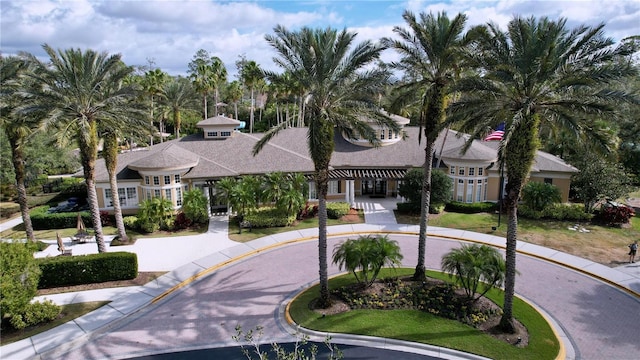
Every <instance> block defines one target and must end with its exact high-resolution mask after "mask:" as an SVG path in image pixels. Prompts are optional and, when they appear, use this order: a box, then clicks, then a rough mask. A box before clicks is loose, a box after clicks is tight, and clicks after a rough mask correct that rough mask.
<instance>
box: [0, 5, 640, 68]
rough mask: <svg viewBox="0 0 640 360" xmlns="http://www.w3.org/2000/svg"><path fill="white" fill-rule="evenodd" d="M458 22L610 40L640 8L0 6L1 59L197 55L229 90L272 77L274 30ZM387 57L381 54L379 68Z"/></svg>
mask: <svg viewBox="0 0 640 360" xmlns="http://www.w3.org/2000/svg"><path fill="white" fill-rule="evenodd" d="M405 9H408V10H411V11H413V12H415V13H419V12H430V11H433V12H438V11H446V12H447V14H448V15H449V16H454V15H455V14H457V13H458V12H464V13H465V14H467V16H468V19H469V21H468V25H469V26H471V25H476V24H483V23H486V22H488V21H493V22H495V23H497V24H499V25H501V26H503V27H504V26H505V25H506V24H507V23H508V21H509V19H511V18H512V16H513V15H514V14H518V15H521V16H527V17H528V16H532V15H533V16H536V17H540V16H549V17H551V18H553V19H557V18H558V17H565V18H567V20H568V24H569V25H570V26H576V25H578V24H586V25H596V24H598V23H600V22H605V23H606V24H607V26H606V27H605V32H606V34H607V35H608V36H611V37H613V38H614V39H615V40H620V39H622V38H624V37H627V36H630V35H640V0H582V1H581V0H573V1H569V0H567V1H545V0H535V1H530V0H527V1H525V0H476V1H468V0H446V1H445V0H443V1H437V0H408V1H400V0H397V1H390V0H379V1H378V0H355V1H354V0H351V1H343V0H315V1H285V0H280V1H273V0H261V1H211V0H193V1H178V0H168V1H167V0H165V1H159V0H135V1H134V0H0V52H1V53H2V54H3V55H10V54H16V53H17V52H18V51H26V52H30V53H32V54H34V55H36V56H38V57H41V58H42V59H46V58H45V57H44V52H43V51H42V44H44V43H47V44H49V45H51V46H52V47H54V48H56V49H67V48H72V47H73V48H82V49H87V48H91V49H94V50H98V51H106V52H108V53H120V54H122V56H123V60H124V61H125V62H126V63H127V64H128V65H146V64H148V63H149V61H151V62H152V63H153V64H154V66H155V67H158V68H160V69H162V70H163V71H166V72H168V73H169V74H172V75H184V74H185V73H186V71H187V64H188V63H189V61H190V60H191V58H192V57H193V55H194V54H195V53H196V51H197V50H198V49H205V50H207V51H209V53H210V54H211V55H213V56H218V57H220V58H221V59H222V60H223V61H224V62H225V64H226V66H227V70H228V72H229V74H230V75H231V76H230V78H231V80H233V79H234V76H235V74H236V68H235V61H236V60H237V59H238V57H239V56H240V55H244V56H245V57H246V58H247V59H250V60H255V61H257V62H258V63H259V64H260V65H261V66H262V67H263V68H267V69H272V70H276V69H275V68H274V65H273V62H272V61H271V58H272V57H273V55H274V54H273V52H272V51H271V49H270V48H269V46H268V44H267V43H266V41H265V40H264V35H265V34H267V33H270V32H271V31H272V29H273V27H274V26H276V25H278V24H281V25H284V26H286V27H287V28H289V29H296V28H300V27H302V26H309V27H327V26H330V27H334V28H338V29H342V28H345V27H346V28H348V29H349V30H350V31H355V32H357V33H358V37H359V40H364V39H372V40H378V39H380V38H381V37H384V36H393V33H392V29H393V26H404V23H403V20H402V12H403V11H404V10H405ZM394 56H395V54H394V53H393V52H391V51H390V50H389V51H386V52H385V53H384V55H383V59H384V60H393V59H394Z"/></svg>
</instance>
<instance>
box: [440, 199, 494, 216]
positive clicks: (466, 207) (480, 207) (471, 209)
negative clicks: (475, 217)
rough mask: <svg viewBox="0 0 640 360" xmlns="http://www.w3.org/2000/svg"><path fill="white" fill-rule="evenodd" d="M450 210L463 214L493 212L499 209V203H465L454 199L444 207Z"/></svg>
mask: <svg viewBox="0 0 640 360" xmlns="http://www.w3.org/2000/svg"><path fill="white" fill-rule="evenodd" d="M444 209H445V210H447V211H448V212H457V213H463V214H477V213H483V212H493V211H495V210H497V209H498V205H497V204H495V203H492V202H481V203H463V202H458V201H452V202H450V203H447V205H446V206H445V208H444Z"/></svg>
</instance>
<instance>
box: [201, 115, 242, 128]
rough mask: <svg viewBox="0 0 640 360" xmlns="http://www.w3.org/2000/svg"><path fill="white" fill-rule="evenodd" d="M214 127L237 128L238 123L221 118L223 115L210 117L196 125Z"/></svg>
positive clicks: (230, 119)
mask: <svg viewBox="0 0 640 360" xmlns="http://www.w3.org/2000/svg"><path fill="white" fill-rule="evenodd" d="M216 125H231V126H238V125H240V121H238V120H235V119H232V118H228V117H226V116H223V115H217V116H214V117H210V118H208V119H204V120H200V121H199V122H198V123H197V124H196V126H197V127H202V126H216Z"/></svg>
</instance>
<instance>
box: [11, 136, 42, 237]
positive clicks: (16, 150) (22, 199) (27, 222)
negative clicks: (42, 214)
mask: <svg viewBox="0 0 640 360" xmlns="http://www.w3.org/2000/svg"><path fill="white" fill-rule="evenodd" d="M9 143H10V145H11V160H12V161H13V169H14V172H15V174H16V188H17V190H18V204H19V205H20V213H21V214H22V221H23V223H24V227H25V232H26V234H27V239H28V240H29V241H30V242H35V241H36V238H35V235H34V233H33V224H32V223H31V216H29V205H28V203H27V189H26V187H25V185H24V178H25V175H24V155H23V153H22V147H21V146H20V145H21V142H20V141H18V140H17V139H15V138H13V137H12V136H10V137H9Z"/></svg>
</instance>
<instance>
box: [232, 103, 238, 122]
mask: <svg viewBox="0 0 640 360" xmlns="http://www.w3.org/2000/svg"><path fill="white" fill-rule="evenodd" d="M233 110H234V112H235V114H236V120H238V102H237V101H234V102H233Z"/></svg>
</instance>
